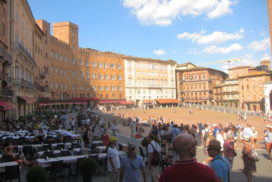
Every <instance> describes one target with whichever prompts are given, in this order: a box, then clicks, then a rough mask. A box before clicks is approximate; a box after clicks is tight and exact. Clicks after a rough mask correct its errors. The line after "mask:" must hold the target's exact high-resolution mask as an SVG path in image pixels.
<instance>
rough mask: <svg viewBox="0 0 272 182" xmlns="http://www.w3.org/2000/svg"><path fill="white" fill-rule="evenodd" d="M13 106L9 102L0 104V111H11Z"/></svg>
mask: <svg viewBox="0 0 272 182" xmlns="http://www.w3.org/2000/svg"><path fill="white" fill-rule="evenodd" d="M14 108H15V106H14V105H13V104H12V103H10V102H0V110H5V111H6V110H11V109H14Z"/></svg>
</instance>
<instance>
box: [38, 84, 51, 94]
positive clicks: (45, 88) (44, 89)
mask: <svg viewBox="0 0 272 182" xmlns="http://www.w3.org/2000/svg"><path fill="white" fill-rule="evenodd" d="M36 87H37V90H38V91H40V92H49V87H48V86H47V85H46V86H40V85H37V86H36Z"/></svg>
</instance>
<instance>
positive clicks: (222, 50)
mask: <svg viewBox="0 0 272 182" xmlns="http://www.w3.org/2000/svg"><path fill="white" fill-rule="evenodd" d="M241 49H242V46H241V45H240V44H237V43H235V44H231V45H230V46H229V47H217V46H214V45H213V46H210V47H207V48H205V49H204V50H203V51H204V52H205V53H208V54H228V53H230V52H232V51H239V50H241Z"/></svg>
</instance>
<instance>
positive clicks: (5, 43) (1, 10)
mask: <svg viewBox="0 0 272 182" xmlns="http://www.w3.org/2000/svg"><path fill="white" fill-rule="evenodd" d="M9 7H10V1H6V0H1V1H0V120H5V119H6V118H7V116H8V115H9V114H10V113H11V112H12V110H13V109H15V108H14V104H12V102H13V101H12V99H13V96H14V92H13V90H12V82H11V75H10V69H11V64H12V57H11V55H10V51H11V47H10V41H9V39H8V37H9V26H10V22H9V13H10V11H9Z"/></svg>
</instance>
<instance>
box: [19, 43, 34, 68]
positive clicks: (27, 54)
mask: <svg viewBox="0 0 272 182" xmlns="http://www.w3.org/2000/svg"><path fill="white" fill-rule="evenodd" d="M16 47H17V49H18V50H19V51H20V52H21V53H22V54H23V55H24V56H25V57H27V58H28V61H29V62H30V63H31V64H33V65H37V64H36V62H35V60H34V59H33V57H32V56H31V54H30V53H29V52H28V51H27V50H26V49H25V48H24V46H23V45H22V44H21V43H17V46H16Z"/></svg>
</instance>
